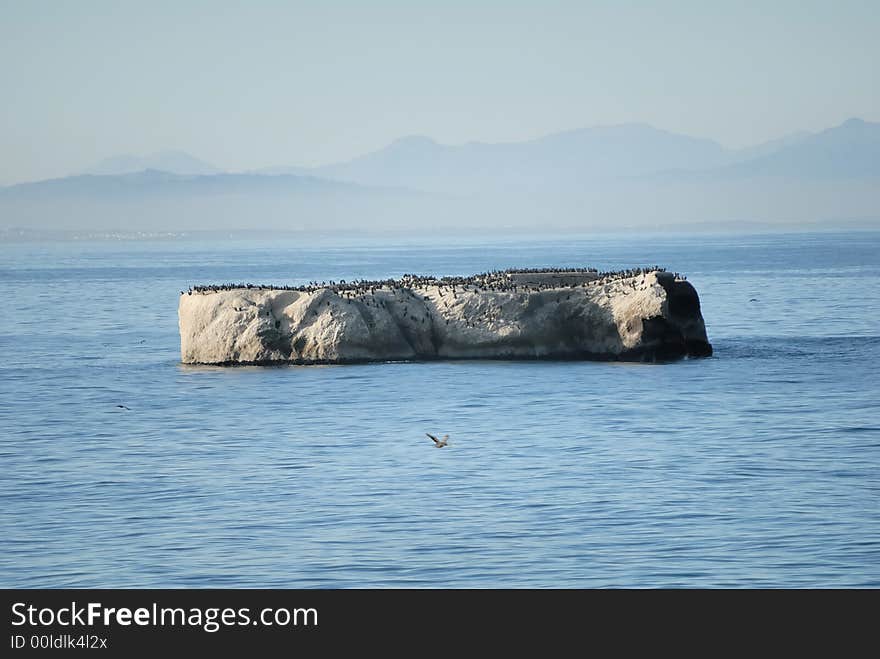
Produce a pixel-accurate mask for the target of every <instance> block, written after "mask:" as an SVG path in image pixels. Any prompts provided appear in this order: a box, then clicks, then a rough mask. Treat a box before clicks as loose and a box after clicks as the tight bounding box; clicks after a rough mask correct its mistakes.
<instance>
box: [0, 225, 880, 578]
mask: <svg viewBox="0 0 880 659" xmlns="http://www.w3.org/2000/svg"><path fill="white" fill-rule="evenodd" d="M655 264H657V265H661V266H664V267H666V268H667V269H669V270H673V271H677V272H681V273H683V274H686V275H687V277H688V280H689V281H691V283H693V284H694V286H695V287H696V289H697V291H698V292H699V294H700V297H701V301H702V308H703V315H704V318H705V320H706V326H707V330H708V334H709V340H710V341H711V342H712V344H713V346H714V349H715V354H714V356H713V357H711V358H708V359H694V360H684V361H680V362H675V363H665V364H636V363H607V362H570V361H565V362H550V361H548V362H537V361H510V362H504V361H456V362H442V361H441V362H427V363H386V364H369V365H346V366H288V367H238V368H211V367H191V366H184V365H182V364H181V363H180V354H179V348H180V345H179V337H178V331H177V302H178V295H179V292H180V291H181V290H185V289H186V288H187V287H188V286H190V285H192V284H198V283H222V282H230V281H234V282H238V281H250V282H259V283H274V284H300V283H304V282H308V281H310V280H330V279H334V280H338V279H347V280H352V279H356V278H366V279H377V278H385V277H395V276H400V275H402V274H404V273H419V274H433V275H437V276H442V275H451V274H472V273H476V272H482V271H486V270H490V269H495V268H507V267H514V266H520V267H539V266H593V267H597V268H599V269H600V270H611V269H617V268H626V267H632V266H643V265H655ZM0 293H2V300H3V302H4V305H5V311H4V312H3V314H2V318H0V347H2V351H3V354H4V358H3V360H2V363H0V383H2V384H0V429H2V431H0V473H2V479H0V527H2V533H0V549H2V551H0V586H3V587H13V588H18V587H35V588H44V587H103V588H115V587H163V588H164V587H267V588H285V587H294V588H303V587H320V588H351V587H462V588H484V587H563V588H567V587H679V586H680V587H875V588H876V587H880V377H878V375H877V364H878V363H880V233H878V232H869V231H865V232H850V233H800V234H795V233H792V234H763V235H746V236H737V235H730V234H704V235H691V236H688V235H682V234H667V235H662V236H657V235H641V236H635V235H628V236H611V235H603V236H599V237H589V236H573V237H569V238H565V239H548V238H534V239H527V238H515V237H514V238H509V239H492V240H489V239H486V240H480V239H476V238H474V239H468V240H460V241H453V240H449V239H445V240H444V239H436V240H434V241H431V240H428V239H421V240H411V241H408V242H404V241H400V240H392V239H390V240H388V241H386V242H383V241H380V240H378V239H374V240H366V239H364V240H358V239H354V238H352V239H349V240H341V241H329V240H323V241H318V242H316V243H308V242H306V241H303V240H297V239H294V238H292V237H291V238H276V239H272V240H269V239H250V240H222V239H210V240H207V239H206V240H198V239H182V240H156V241H149V240H142V241H109V240H108V241H69V242H31V243H27V242H24V243H5V244H0ZM118 405H124V406H125V407H127V408H129V409H124V408H121V407H117V406H118ZM426 432H430V433H433V434H440V435H443V434H447V433H448V434H449V435H450V442H449V446H448V447H447V448H444V449H439V450H438V449H436V448H434V447H433V445H432V443H431V441H430V440H429V439H428V438H427V437H426V436H425V433H426Z"/></svg>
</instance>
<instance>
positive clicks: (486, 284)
mask: <svg viewBox="0 0 880 659" xmlns="http://www.w3.org/2000/svg"><path fill="white" fill-rule="evenodd" d="M658 271H659V272H666V269H665V268H661V267H660V266H656V265H655V266H650V267H643V268H628V269H625V270H612V271H599V270H597V269H596V268H509V269H507V270H492V271H489V272H484V273H481V274H477V275H471V276H469V277H462V276H453V277H440V278H437V277H433V276H426V275H416V274H405V275H403V276H402V277H400V279H379V280H365V279H356V280H354V281H350V282H349V281H346V280H344V279H341V280H339V281H334V280H332V279H331V280H330V281H321V282H318V281H310V282H309V283H308V284H302V285H299V286H279V285H272V284H268V285H267V284H249V283H244V282H240V283H226V284H204V285H199V286H190V287H189V289H187V290H186V291H180V294H181V295H192V294H194V293H203V294H204V293H218V292H221V291H232V290H242V289H247V290H251V289H255V290H276V291H297V292H300V293H316V292H318V291H320V290H329V291H332V292H334V293H336V294H338V295H342V296H343V297H348V298H349V299H352V298H354V297H363V296H366V295H375V293H376V292H377V291H379V290H388V291H392V292H394V291H407V290H409V291H411V290H414V289H415V290H417V289H423V288H427V287H431V286H437V287H439V288H440V290H441V293H442V292H444V291H445V290H447V289H448V290H450V291H451V292H452V293H453V295H455V294H457V293H458V292H459V290H458V289H461V291H464V292H470V291H473V292H477V293H479V292H481V291H512V292H537V291H541V290H546V289H550V288H574V287H577V286H588V285H595V284H598V285H601V284H605V283H609V282H611V281H615V280H619V279H628V278H631V277H637V276H639V275H645V274H648V273H650V272H658ZM529 274H535V275H554V274H558V275H583V277H581V278H580V280H577V277H574V278H573V279H575V280H577V281H570V282H565V281H564V280H563V279H561V278H554V277H552V276H551V277H547V278H546V280H544V281H538V280H532V281H528V282H517V281H516V280H515V278H513V277H511V276H510V275H529ZM675 277H676V278H677V279H684V277H683V276H682V275H680V274H679V273H677V272H676V273H675Z"/></svg>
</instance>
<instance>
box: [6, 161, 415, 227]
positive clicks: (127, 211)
mask: <svg viewBox="0 0 880 659" xmlns="http://www.w3.org/2000/svg"><path fill="white" fill-rule="evenodd" d="M418 197H419V195H418V194H416V193H411V192H407V191H404V190H395V189H385V188H367V187H364V186H360V185H357V184H353V183H345V182H341V181H330V180H327V179H320V178H316V177H313V176H291V175H279V176H267V175H260V174H213V175H205V176H201V175H187V176H184V175H179V174H171V173H169V172H164V171H158V170H152V169H150V170H144V171H141V172H135V173H131V174H120V175H101V176H98V175H93V174H83V175H78V176H69V177H65V178H59V179H50V180H46V181H37V182H34V183H22V184H19V185H13V186H10V187H7V188H0V228H4V227H6V228H10V227H17V228H25V229H52V230H69V229H83V228H85V229H100V230H135V229H136V230H150V231H157V230H158V231H179V230H193V229H247V228H253V229H257V230H267V229H274V230H277V229H284V230H301V229H316V228H321V227H325V226H329V225H328V220H331V219H335V220H339V219H341V220H343V221H344V222H348V226H352V225H354V226H356V225H358V224H359V223H362V222H363V221H364V219H365V217H364V215H365V213H369V214H372V215H376V216H382V214H383V213H384V211H385V209H387V208H398V207H399V208H401V209H403V208H404V206H405V204H406V203H408V202H409V201H411V200H412V199H413V198H418ZM390 199H391V200H393V201H389V200H390ZM401 217H403V216H401ZM410 217H411V215H407V216H406V218H407V221H408V220H409V218H410ZM349 218H350V220H351V221H349ZM337 224H339V222H338V221H337Z"/></svg>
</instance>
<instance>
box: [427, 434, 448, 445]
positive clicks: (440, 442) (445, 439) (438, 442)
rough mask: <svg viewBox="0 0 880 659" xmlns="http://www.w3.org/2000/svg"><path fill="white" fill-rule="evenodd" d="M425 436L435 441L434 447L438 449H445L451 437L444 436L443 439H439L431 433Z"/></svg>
mask: <svg viewBox="0 0 880 659" xmlns="http://www.w3.org/2000/svg"><path fill="white" fill-rule="evenodd" d="M425 434H426V435H427V436H428V437H430V438H431V439H432V440H434V446H436V447H437V448H443V447H444V446H446V445H447V444H448V443H449V435H443V439H437V438H436V437H434V435H432V434H431V433H429V432H426V433H425Z"/></svg>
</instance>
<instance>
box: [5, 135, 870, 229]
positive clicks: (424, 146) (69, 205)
mask: <svg viewBox="0 0 880 659" xmlns="http://www.w3.org/2000/svg"><path fill="white" fill-rule="evenodd" d="M178 155H179V154H178ZM184 155H185V154H184ZM151 158H152V157H151ZM187 158H188V157H185V158H183V159H180V158H178V159H177V160H176V164H175V163H174V162H172V161H173V160H175V159H174V158H170V159H168V158H165V159H163V158H157V160H159V161H161V167H160V168H147V169H138V171H135V172H128V173H123V174H102V175H80V176H71V177H67V178H61V179H54V180H48V181H39V182H35V183H28V184H20V185H15V186H11V187H8V188H0V229H4V228H6V229H12V228H15V229H23V230H27V231H31V230H44V229H49V230H68V229H89V230H102V231H103V230H106V231H131V230H138V231H153V232H156V231H182V230H197V229H213V230H227V229H230V230H231V229H249V228H252V229H255V230H259V231H266V230H297V231H322V232H339V233H340V234H342V235H348V234H350V233H352V232H372V231H380V230H383V231H384V230H399V231H403V232H406V233H411V234H414V235H415V234H418V233H419V232H437V231H441V232H442V231H447V232H449V231H451V232H456V233H458V232H463V231H474V230H476V231H501V232H503V231H507V230H516V231H534V232H537V233H540V232H543V231H549V230H556V231H589V230H593V229H608V228H617V227H624V226H629V227H643V228H652V229H657V228H662V227H666V226H673V225H696V224H703V225H705V224H706V223H712V224H713V225H715V226H721V225H723V226H736V225H737V224H738V223H753V224H751V225H750V226H754V223H759V224H761V225H780V226H782V225H786V224H787V225H796V224H798V223H801V224H804V223H812V224H813V225H815V224H816V223H819V224H820V225H821V224H822V223H827V224H828V225H829V226H835V225H841V226H842V224H841V223H843V222H852V221H858V222H861V223H865V222H867V223H869V224H871V223H874V224H875V225H876V224H878V223H880V124H877V123H870V122H866V121H863V120H860V119H851V120H849V121H846V122H844V123H843V124H841V125H839V126H835V127H833V128H829V129H828V130H825V131H822V132H819V133H815V134H811V133H796V134H792V135H789V136H786V137H784V138H781V139H778V140H773V141H771V142H767V143H765V144H761V145H757V146H755V147H751V148H749V149H739V150H732V149H725V148H724V147H722V146H721V145H719V144H717V143H716V142H713V141H711V140H705V139H698V138H693V137H688V136H686V135H679V134H675V133H670V132H667V131H663V130H658V129H656V128H652V127H651V126H647V125H644V124H624V125H620V126H606V127H598V128H588V129H582V130H572V131H566V132H562V133H556V134H553V135H549V136H546V137H543V138H540V139H536V140H531V141H527V142H516V143H503V144H485V143H480V142H472V143H469V144H464V145H460V146H451V145H444V144H439V143H437V142H435V141H434V140H432V139H430V138H427V137H420V136H411V137H405V138H402V139H399V140H396V141H395V142H393V143H391V144H389V145H388V146H387V147H385V148H383V149H380V150H378V151H375V152H373V153H368V154H366V155H363V156H360V157H358V158H354V159H352V160H350V161H347V162H343V163H338V164H334V165H327V166H324V167H317V168H311V169H309V168H302V167H290V168H287V167H273V168H266V169H262V170H257V171H253V172H248V173H238V174H226V173H216V172H214V173H208V174H201V173H197V174H190V173H187V174H181V173H174V172H170V171H168V169H167V168H169V167H175V168H177V169H182V168H184V165H185V164H186V161H187ZM143 164H144V160H143V159H141V160H138V161H137V162H133V161H128V162H127V163H125V162H117V163H116V164H112V163H111V165H112V166H110V165H107V166H106V167H105V168H103V169H101V168H99V171H102V172H106V171H109V170H112V169H113V168H114V167H119V168H122V169H125V168H127V167H135V168H140V167H141V166H142V165H143ZM190 165H191V166H192V167H195V165H192V162H190ZM202 166H206V167H210V165H205V164H204V163H202ZM163 168H164V169H163Z"/></svg>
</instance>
